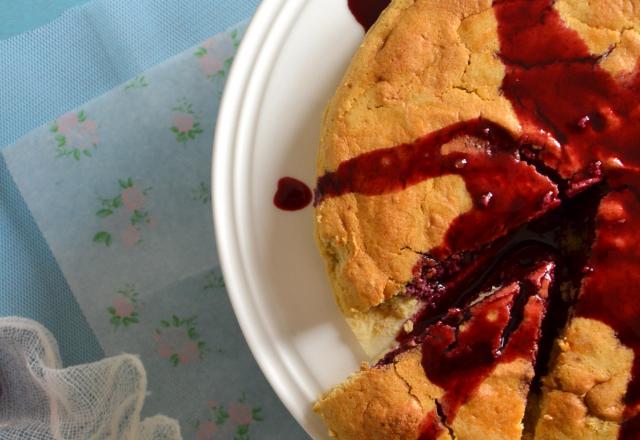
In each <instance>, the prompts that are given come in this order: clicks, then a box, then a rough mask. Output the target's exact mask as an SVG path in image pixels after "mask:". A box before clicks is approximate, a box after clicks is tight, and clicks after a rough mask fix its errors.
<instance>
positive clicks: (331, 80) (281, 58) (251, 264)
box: [212, 0, 364, 439]
mask: <svg viewBox="0 0 640 440" xmlns="http://www.w3.org/2000/svg"><path fill="white" fill-rule="evenodd" d="M362 37H363V30H362V28H361V27H360V26H359V25H358V24H357V23H356V21H355V20H354V19H353V17H352V16H351V14H350V12H349V10H348V8H347V0H264V1H263V3H262V5H261V6H260V7H259V9H258V11H257V13H256V15H255V17H254V19H253V21H252V23H251V25H250V27H249V29H248V31H247V33H246V35H245V37H244V40H243V43H242V45H241V47H240V50H239V52H238V55H237V57H236V60H235V62H234V65H233V69H232V72H231V75H230V77H229V81H228V83H227V87H226V91H225V94H224V98H223V101H222V107H221V110H220V116H219V119H218V125H217V133H216V139H215V145H214V166H213V185H212V188H213V199H214V205H213V207H214V218H215V224H216V235H217V242H218V250H219V253H220V259H221V261H222V268H223V270H224V275H225V280H226V283H227V287H228V290H229V295H230V296H231V302H232V303H233V307H234V309H235V313H236V315H237V317H238V320H239V321H240V326H241V327H242V330H243V332H244V335H245V337H246V339H247V342H248V343H249V346H250V347H251V350H252V351H253V354H254V356H255V358H256V360H257V361H258V363H259V364H260V367H261V368H262V371H263V372H264V374H265V375H266V377H267V379H268V380H269V381H270V382H271V385H272V386H273V388H274V389H275V391H276V392H277V393H278V395H279V396H280V399H281V400H282V401H283V402H284V404H285V406H286V407H287V408H288V409H289V411H290V412H291V414H293V416H294V417H295V418H296V419H297V420H298V422H299V423H300V424H301V425H302V426H303V427H304V428H305V429H306V431H307V432H308V433H309V434H310V435H311V436H312V437H314V438H316V439H320V438H326V437H327V436H326V434H325V432H326V430H325V427H324V426H323V424H322V422H321V421H320V419H318V418H317V417H316V416H315V415H314V414H313V412H312V410H311V407H312V404H313V402H314V401H315V399H316V397H317V396H318V395H319V394H320V393H321V392H323V391H325V390H327V389H328V388H330V387H331V386H333V385H335V384H336V383H338V382H341V381H342V380H344V378H345V377H346V376H347V375H348V374H350V373H352V372H353V371H355V370H356V369H357V367H358V364H359V362H360V361H362V360H364V354H363V353H362V351H361V350H360V348H359V346H358V345H357V343H356V341H355V339H354V337H353V336H352V335H351V332H350V331H349V329H348V328H347V327H346V324H345V323H344V322H343V320H342V317H341V316H340V315H339V314H338V310H337V307H336V305H335V303H334V300H333V296H332V294H331V291H330V289H329V285H328V281H327V279H326V275H325V273H324V266H323V262H322V260H321V259H320V256H319V254H318V251H317V250H316V248H315V243H314V241H313V226H312V215H313V210H312V209H311V208H310V207H309V208H306V209H305V210H302V211H297V212H284V211H280V210H278V209H277V208H276V207H275V206H274V205H273V195H274V193H275V190H276V183H277V181H278V179H279V178H280V177H283V176H291V177H295V178H298V179H300V180H303V181H304V182H306V183H307V184H308V185H309V186H310V187H313V184H314V181H315V156H316V147H317V143H318V139H319V133H320V124H321V119H322V112H323V110H324V107H325V105H326V103H327V101H328V100H329V98H330V97H331V95H332V94H333V91H334V90H335V88H336V86H337V85H338V82H339V81H340V78H341V77H342V75H343V73H344V71H345V69H346V66H347V65H348V63H349V60H350V58H351V56H352V54H353V53H354V51H355V49H356V48H357V46H358V45H359V43H360V42H361V40H362Z"/></svg>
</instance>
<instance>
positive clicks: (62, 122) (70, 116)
mask: <svg viewBox="0 0 640 440" xmlns="http://www.w3.org/2000/svg"><path fill="white" fill-rule="evenodd" d="M78 123H79V122H78V115H77V114H76V113H75V112H69V113H65V114H64V115H62V116H60V117H59V118H58V132H59V133H60V134H63V135H65V136H66V135H69V134H71V132H72V131H73V130H75V129H76V127H77V126H78Z"/></svg>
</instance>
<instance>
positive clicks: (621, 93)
mask: <svg viewBox="0 0 640 440" xmlns="http://www.w3.org/2000/svg"><path fill="white" fill-rule="evenodd" d="M553 3H554V1H552V0H534V1H532V0H511V1H496V2H494V9H495V13H496V18H497V20H498V34H499V37H500V56H501V58H502V60H503V62H504V63H505V65H506V67H507V69H506V76H505V78H504V80H503V84H502V89H503V92H504V94H505V96H507V98H509V100H510V101H511V102H512V103H513V106H514V108H515V110H516V112H517V114H518V118H519V119H520V121H521V123H522V124H523V126H524V127H525V133H526V136H529V137H531V138H532V139H535V138H537V139H538V140H541V139H542V138H544V137H546V138H547V142H544V143H543V142H540V143H541V144H543V145H544V146H545V148H544V149H543V150H542V151H541V154H540V159H542V160H543V161H544V163H545V164H547V166H549V167H551V168H553V169H555V170H556V171H557V172H558V174H559V175H560V176H561V177H563V178H565V179H574V180H575V178H576V176H577V177H578V178H584V176H585V174H586V173H585V170H586V169H588V167H589V166H590V165H591V164H592V163H594V162H596V161H599V162H601V163H602V165H603V169H604V173H605V177H606V178H607V181H608V183H609V185H610V186H613V187H619V186H622V185H631V186H635V187H636V189H638V186H637V183H638V175H637V173H636V171H637V170H638V169H639V165H640V145H639V139H640V99H639V98H640V93H639V91H640V90H639V87H640V75H639V72H638V69H636V70H635V71H634V72H633V73H631V74H628V75H626V76H621V77H618V78H615V77H613V76H612V75H611V74H609V73H608V72H607V71H605V70H604V69H603V68H601V67H600V65H599V64H598V62H599V61H600V58H599V57H594V56H592V55H590V53H589V50H588V48H587V46H586V44H585V43H584V42H583V41H582V40H581V39H580V36H579V35H578V34H577V33H576V32H575V31H573V30H571V29H569V28H568V27H567V26H566V25H565V23H564V22H563V21H562V19H561V17H560V15H559V13H558V12H557V11H556V9H554V8H553ZM621 165H624V167H625V172H620V171H619V167H620V166H621ZM607 200H609V202H605V204H604V206H605V207H606V206H607V204H608V203H611V202H619V203H620V204H621V205H622V206H623V207H624V210H625V214H626V216H628V217H627V218H626V220H625V221H624V223H619V222H616V221H615V220H614V221H611V220H609V219H608V218H607V217H606V215H605V216H603V214H602V212H601V214H600V215H599V218H598V223H599V224H598V225H597V228H596V233H597V234H598V235H597V238H596V242H595V246H594V249H593V251H592V252H593V254H592V257H591V263H590V264H591V267H592V268H593V270H594V272H593V273H592V274H591V275H590V276H589V277H587V278H586V281H585V283H584V285H583V289H582V292H581V294H580V295H581V296H580V300H579V301H578V308H577V311H576V313H577V314H578V315H580V316H587V317H592V318H594V319H598V320H600V321H602V322H604V323H606V324H607V325H609V326H611V327H612V328H613V329H614V330H615V331H616V333H617V335H618V337H619V338H620V340H621V341H622V343H623V344H625V345H626V346H628V347H630V348H632V349H633V350H634V353H635V359H634V364H633V369H632V380H631V383H630V384H629V387H628V390H627V395H626V404H627V408H628V411H629V409H630V408H633V407H634V406H637V405H638V404H639V403H640V376H639V374H640V325H639V324H638V323H639V322H640V305H639V301H638V293H637V289H636V287H635V286H637V285H638V284H637V281H640V276H639V275H638V273H639V272H638V271H639V270H640V258H639V257H640V253H639V252H638V251H637V250H636V249H637V244H638V243H639V242H640V235H639V232H638V231H640V229H639V227H640V205H639V204H638V200H637V198H636V197H635V196H634V195H633V194H632V193H630V192H625V193H623V194H612V195H610V196H608V197H607ZM616 244H617V245H619V247H616ZM634 246H635V247H636V249H634ZM626 417H627V419H626V421H625V422H624V423H623V426H622V430H621V432H620V435H619V438H620V439H632V438H637V434H638V430H637V428H638V426H639V425H640V418H639V416H638V415H637V414H630V413H627V414H626Z"/></svg>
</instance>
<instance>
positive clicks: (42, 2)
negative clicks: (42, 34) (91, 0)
mask: <svg viewBox="0 0 640 440" xmlns="http://www.w3.org/2000/svg"><path fill="white" fill-rule="evenodd" d="M87 1H88V0H0V23H2V26H0V40H1V39H4V38H9V37H12V36H14V35H18V34H21V33H23V32H27V31H30V30H33V29H35V28H37V27H38V26H42V25H44V24H46V23H49V22H50V21H51V20H53V19H55V18H57V17H59V16H60V15H61V14H62V13H63V12H64V11H65V10H67V9H69V8H71V7H73V6H78V5H81V4H83V3H86V2H87Z"/></svg>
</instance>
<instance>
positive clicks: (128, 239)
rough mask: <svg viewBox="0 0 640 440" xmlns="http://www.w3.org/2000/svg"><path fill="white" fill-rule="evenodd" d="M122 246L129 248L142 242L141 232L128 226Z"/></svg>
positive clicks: (123, 236)
mask: <svg viewBox="0 0 640 440" xmlns="http://www.w3.org/2000/svg"><path fill="white" fill-rule="evenodd" d="M121 238H122V244H123V245H124V247H126V248H129V247H132V246H134V245H135V244H137V243H138V242H139V241H140V231H139V230H138V229H137V228H136V227H135V226H133V225H127V226H126V227H125V228H124V230H123V231H122V237H121Z"/></svg>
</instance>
